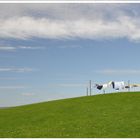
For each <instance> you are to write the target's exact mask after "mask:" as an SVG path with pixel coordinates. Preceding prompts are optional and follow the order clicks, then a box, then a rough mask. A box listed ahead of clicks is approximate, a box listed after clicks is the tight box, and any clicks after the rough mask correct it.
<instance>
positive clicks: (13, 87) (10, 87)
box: [0, 86, 26, 90]
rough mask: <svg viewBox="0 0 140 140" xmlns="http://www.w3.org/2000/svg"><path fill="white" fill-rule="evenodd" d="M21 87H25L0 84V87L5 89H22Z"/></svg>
mask: <svg viewBox="0 0 140 140" xmlns="http://www.w3.org/2000/svg"><path fill="white" fill-rule="evenodd" d="M22 88H26V87H24V86H0V89H5V90H8V89H22Z"/></svg>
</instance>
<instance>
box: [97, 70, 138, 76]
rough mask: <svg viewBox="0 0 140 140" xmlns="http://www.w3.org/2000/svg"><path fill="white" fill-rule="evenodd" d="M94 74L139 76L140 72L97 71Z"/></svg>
mask: <svg viewBox="0 0 140 140" xmlns="http://www.w3.org/2000/svg"><path fill="white" fill-rule="evenodd" d="M96 73H100V74H107V75H128V74H136V75H139V74H140V70H134V69H106V70H99V71H96Z"/></svg>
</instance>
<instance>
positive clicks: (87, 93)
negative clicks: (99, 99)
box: [86, 87, 88, 96]
mask: <svg viewBox="0 0 140 140" xmlns="http://www.w3.org/2000/svg"><path fill="white" fill-rule="evenodd" d="M86 92H87V96H88V87H87V88H86Z"/></svg>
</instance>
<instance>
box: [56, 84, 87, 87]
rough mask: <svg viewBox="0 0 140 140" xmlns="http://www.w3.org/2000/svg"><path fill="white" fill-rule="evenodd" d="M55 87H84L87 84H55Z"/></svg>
mask: <svg viewBox="0 0 140 140" xmlns="http://www.w3.org/2000/svg"><path fill="white" fill-rule="evenodd" d="M53 86H55V87H86V86H87V84H55V85H53Z"/></svg>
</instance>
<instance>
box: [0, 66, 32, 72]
mask: <svg viewBox="0 0 140 140" xmlns="http://www.w3.org/2000/svg"><path fill="white" fill-rule="evenodd" d="M33 70H34V69H32V68H16V67H3V68H2V67H0V72H19V73H23V72H32V71H33Z"/></svg>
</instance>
